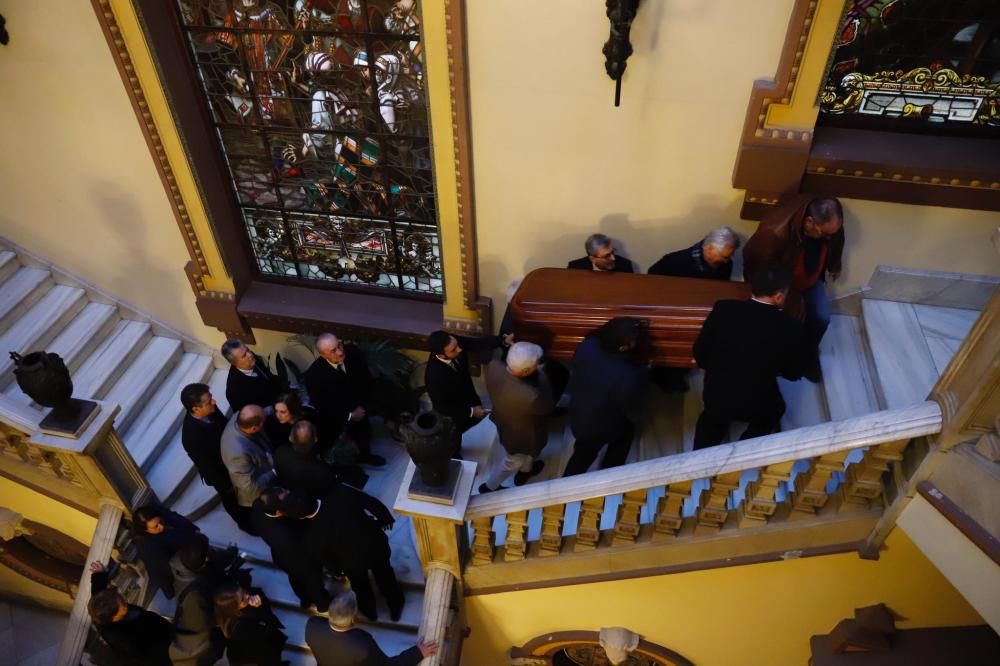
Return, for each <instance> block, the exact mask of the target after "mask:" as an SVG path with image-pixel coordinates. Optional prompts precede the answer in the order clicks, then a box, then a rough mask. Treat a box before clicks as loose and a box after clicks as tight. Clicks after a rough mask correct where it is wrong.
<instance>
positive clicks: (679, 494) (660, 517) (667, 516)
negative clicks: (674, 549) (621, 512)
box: [653, 481, 694, 541]
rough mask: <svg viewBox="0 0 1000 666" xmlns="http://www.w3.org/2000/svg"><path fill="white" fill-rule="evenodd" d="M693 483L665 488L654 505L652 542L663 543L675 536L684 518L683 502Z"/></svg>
mask: <svg viewBox="0 0 1000 666" xmlns="http://www.w3.org/2000/svg"><path fill="white" fill-rule="evenodd" d="M693 483H694V482H693V481H680V482H678V483H671V484H670V485H669V486H667V488H666V492H665V493H664V495H663V497H661V498H660V499H659V501H658V502H657V503H656V516H655V517H654V518H653V541H664V540H666V539H672V538H674V537H675V536H677V531H678V530H680V528H681V523H682V522H683V520H684V518H683V516H682V515H681V514H682V512H683V511H684V500H686V499H687V498H688V497H690V496H691V486H692V485H693Z"/></svg>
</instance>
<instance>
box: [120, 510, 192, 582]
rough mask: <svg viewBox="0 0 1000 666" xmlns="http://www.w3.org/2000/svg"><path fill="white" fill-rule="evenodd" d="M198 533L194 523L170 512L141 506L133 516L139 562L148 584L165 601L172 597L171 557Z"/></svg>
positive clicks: (133, 529) (133, 533) (133, 531)
mask: <svg viewBox="0 0 1000 666" xmlns="http://www.w3.org/2000/svg"><path fill="white" fill-rule="evenodd" d="M198 531H199V529H198V527H197V526H196V525H195V524H194V523H192V522H191V521H190V520H188V519H187V518H185V517H184V516H182V515H180V514H179V513H174V512H173V511H170V510H169V509H163V508H160V507H156V506H142V507H139V508H138V509H136V510H135V511H134V512H133V513H132V539H133V541H134V542H135V545H136V548H137V550H138V551H139V559H140V560H142V563H143V564H145V565H146V571H147V572H148V573H149V580H150V582H151V583H152V584H153V585H154V586H155V587H157V588H159V589H160V590H162V591H163V594H164V596H166V597H167V599H173V598H174V575H173V573H172V572H171V570H170V558H171V557H173V556H174V554H175V553H176V552H177V550H178V548H180V546H181V544H182V543H184V541H185V540H186V539H187V538H188V537H189V536H190V535H192V534H194V533H196V532H198Z"/></svg>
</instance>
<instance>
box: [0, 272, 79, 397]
mask: <svg viewBox="0 0 1000 666" xmlns="http://www.w3.org/2000/svg"><path fill="white" fill-rule="evenodd" d="M86 304H87V299H86V297H85V294H84V291H83V289H77V288H75V287H67V286H65V285H56V286H54V287H52V288H51V289H49V291H48V292H47V293H46V294H45V295H44V296H42V298H41V299H39V301H38V302H37V303H35V305H34V306H32V308H31V309H30V310H29V311H28V312H27V313H25V315H24V316H23V317H21V318H20V319H18V320H17V321H16V322H14V324H13V325H12V326H11V327H10V328H8V329H7V330H6V331H4V333H3V335H0V351H2V354H3V357H2V358H0V386H4V385H6V384H7V383H8V382H10V381H11V380H13V378H14V375H13V373H12V370H13V368H14V361H12V360H11V358H10V355H9V354H8V353H7V352H12V351H16V352H18V353H20V354H27V353H29V352H34V351H42V350H43V349H44V348H45V346H46V345H47V344H48V343H49V342H50V341H51V340H52V338H53V337H54V336H55V335H56V333H58V332H59V331H61V330H62V328H63V327H64V325H65V324H66V322H68V321H70V320H71V319H73V318H74V317H75V316H76V315H77V313H79V312H80V310H82V309H83V307H84V305H86Z"/></svg>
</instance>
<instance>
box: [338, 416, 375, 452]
mask: <svg viewBox="0 0 1000 666" xmlns="http://www.w3.org/2000/svg"><path fill="white" fill-rule="evenodd" d="M344 430H346V431H347V434H348V435H350V436H351V439H353V440H354V443H355V444H357V445H358V452H359V453H360V454H361V456H362V457H364V456H367V455H371V452H372V422H371V421H370V420H369V419H368V417H367V416H366V417H365V418H363V419H361V420H360V421H348V422H347V424H346V425H345V426H344Z"/></svg>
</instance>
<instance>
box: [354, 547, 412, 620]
mask: <svg viewBox="0 0 1000 666" xmlns="http://www.w3.org/2000/svg"><path fill="white" fill-rule="evenodd" d="M372 529H378V528H377V527H373V528H372ZM369 540H370V541H371V542H373V543H374V544H375V546H374V547H373V548H370V549H369V551H368V552H367V553H366V555H367V563H366V564H367V567H363V566H361V565H355V566H352V567H347V568H345V569H344V574H345V575H346V576H347V579H348V580H349V581H351V589H352V590H354V594H355V595H357V598H358V610H360V611H361V612H362V613H364V614H365V615H366V616H368V617H369V618H372V619H374V618H375V617H376V615H377V612H376V610H375V592H374V591H373V590H372V585H371V582H370V581H369V580H368V571H369V570H371V572H372V577H373V578H375V584H376V585H377V586H378V591H379V593H380V594H381V595H382V598H384V599H385V602H386V604H387V605H388V606H389V609H390V610H392V609H396V608H402V606H403V588H401V587H400V585H399V581H398V580H396V572H395V571H393V570H392V565H391V564H390V563H389V558H390V556H391V555H392V551H391V550H390V548H389V538H388V537H387V536H386V535H385V534H383V533H382V531H381V530H379V534H378V535H375V536H371V537H370V538H369Z"/></svg>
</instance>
